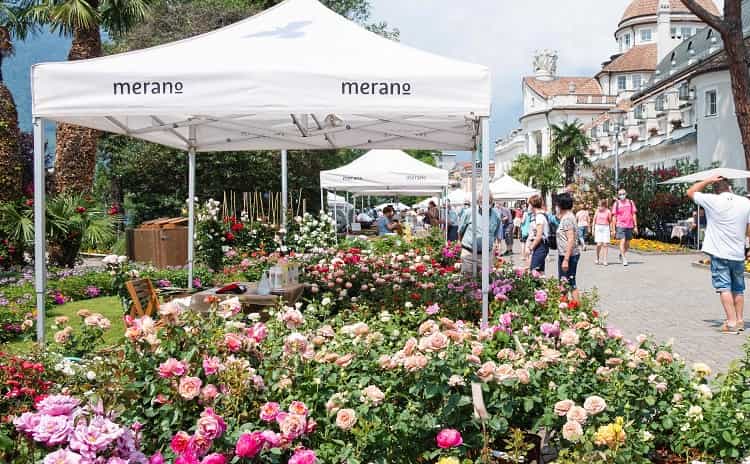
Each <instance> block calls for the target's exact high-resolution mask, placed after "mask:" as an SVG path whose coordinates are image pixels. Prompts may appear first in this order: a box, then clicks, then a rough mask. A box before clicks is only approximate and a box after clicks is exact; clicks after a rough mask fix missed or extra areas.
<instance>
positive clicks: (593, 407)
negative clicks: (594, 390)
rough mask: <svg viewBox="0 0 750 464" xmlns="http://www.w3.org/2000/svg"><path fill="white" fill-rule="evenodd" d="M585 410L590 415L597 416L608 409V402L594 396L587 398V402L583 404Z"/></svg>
mask: <svg viewBox="0 0 750 464" xmlns="http://www.w3.org/2000/svg"><path fill="white" fill-rule="evenodd" d="M583 409H585V410H586V412H587V413H588V414H589V415H592V416H595V415H597V414H599V413H600V412H602V411H604V410H605V409H607V402H606V401H604V398H602V397H601V396H596V395H592V396H589V397H588V398H586V401H584V402H583Z"/></svg>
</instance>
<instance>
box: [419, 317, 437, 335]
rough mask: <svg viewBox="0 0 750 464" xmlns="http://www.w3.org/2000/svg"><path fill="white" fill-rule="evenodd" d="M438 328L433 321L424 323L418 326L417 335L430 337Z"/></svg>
mask: <svg viewBox="0 0 750 464" xmlns="http://www.w3.org/2000/svg"><path fill="white" fill-rule="evenodd" d="M439 330H440V328H439V327H438V325H437V322H435V321H433V320H428V321H424V322H423V323H422V324H421V325H420V326H419V335H431V334H433V333H435V332H438V331H439Z"/></svg>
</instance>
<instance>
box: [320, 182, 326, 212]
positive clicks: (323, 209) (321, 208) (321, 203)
mask: <svg viewBox="0 0 750 464" xmlns="http://www.w3.org/2000/svg"><path fill="white" fill-rule="evenodd" d="M320 210H321V211H325V210H326V204H325V202H324V201H323V187H320Z"/></svg>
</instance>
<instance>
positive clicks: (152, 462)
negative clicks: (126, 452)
mask: <svg viewBox="0 0 750 464" xmlns="http://www.w3.org/2000/svg"><path fill="white" fill-rule="evenodd" d="M148 464H164V456H162V455H161V452H159V451H157V452H156V453H154V454H153V455H152V456H151V457H150V458H148Z"/></svg>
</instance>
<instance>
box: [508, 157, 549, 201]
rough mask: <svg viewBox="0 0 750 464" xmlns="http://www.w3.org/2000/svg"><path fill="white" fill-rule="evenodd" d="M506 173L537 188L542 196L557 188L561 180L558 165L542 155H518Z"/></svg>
mask: <svg viewBox="0 0 750 464" xmlns="http://www.w3.org/2000/svg"><path fill="white" fill-rule="evenodd" d="M508 174H510V175H511V177H513V178H514V179H516V180H518V181H520V182H523V183H524V184H526V185H531V186H532V187H534V188H535V189H537V190H539V191H540V192H541V193H542V195H543V196H547V193H549V192H551V191H553V190H555V189H556V188H558V187H559V186H560V184H561V182H562V174H561V173H560V166H559V165H558V164H557V163H556V162H554V161H553V160H552V159H551V158H549V157H545V156H542V155H526V154H521V155H518V157H517V158H516V159H515V160H514V161H513V164H512V165H511V167H510V170H509V171H508Z"/></svg>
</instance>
